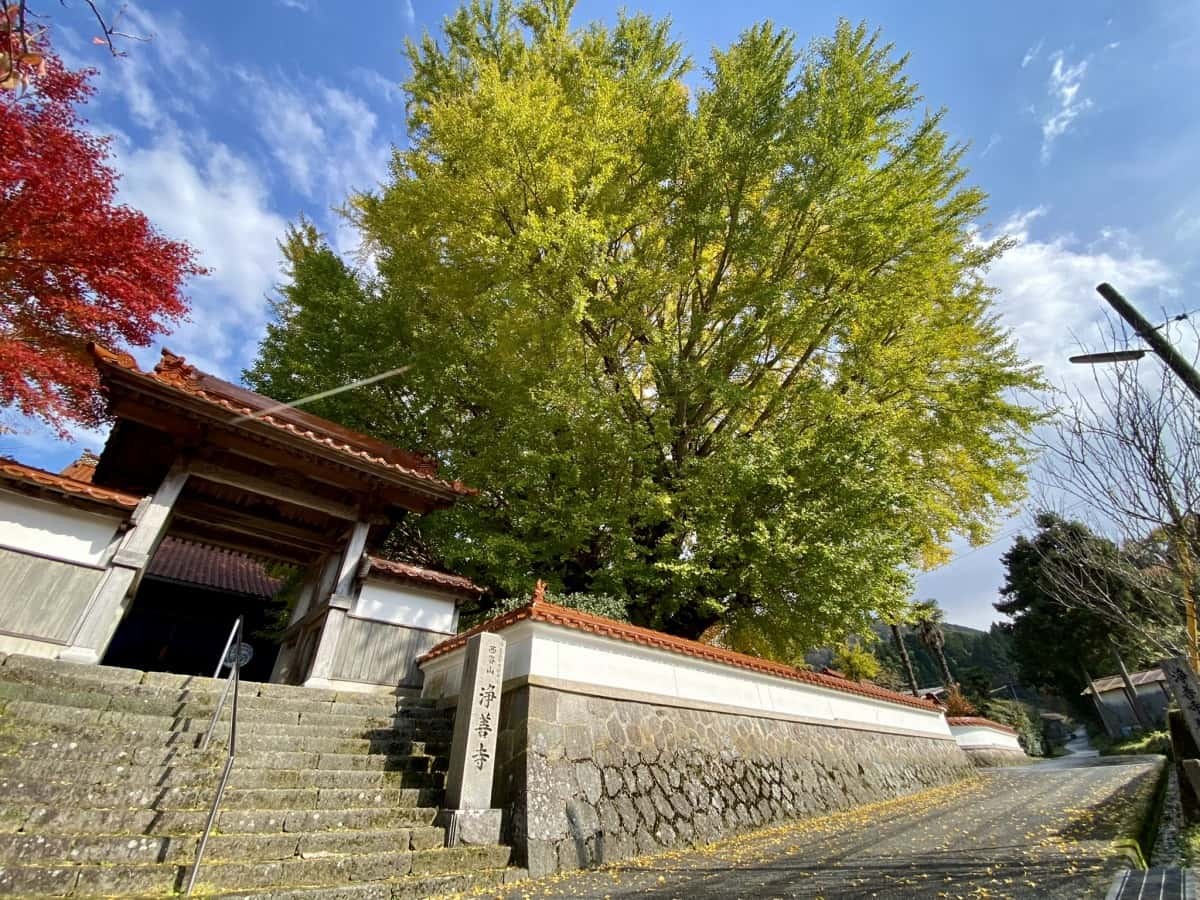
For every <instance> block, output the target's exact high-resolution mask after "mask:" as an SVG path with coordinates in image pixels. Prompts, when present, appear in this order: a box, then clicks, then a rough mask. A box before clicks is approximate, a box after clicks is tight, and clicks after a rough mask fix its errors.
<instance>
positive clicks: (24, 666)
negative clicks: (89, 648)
mask: <svg viewBox="0 0 1200 900" xmlns="http://www.w3.org/2000/svg"><path fill="white" fill-rule="evenodd" d="M0 681H26V682H32V683H34V684H41V685H44V686H53V687H59V688H64V689H66V690H68V691H69V690H71V689H72V686H77V687H79V688H81V689H84V690H86V689H89V688H92V689H99V690H103V692H105V693H107V694H114V693H120V692H122V691H128V690H134V689H144V690H147V691H161V692H164V693H165V694H169V693H171V692H179V691H193V692H197V693H200V692H204V693H214V694H215V693H219V692H220V691H221V690H223V689H224V687H225V681H226V679H225V678H219V679H214V678H205V677H202V676H199V675H176V674H173V673H170V672H143V671H141V670H140V669H122V668H118V667H115V666H91V665H81V664H78V663H69V662H63V661H62V660H48V659H41V658H38V657H32V656H21V655H16V654H14V655H11V656H7V657H5V658H3V659H0ZM241 695H242V696H258V697H265V698H272V699H276V700H283V701H286V700H295V701H299V702H301V703H311V702H322V701H325V702H330V703H337V702H342V703H349V704H354V705H365V706H384V707H387V706H389V705H392V704H395V703H397V702H398V701H405V702H414V701H415V702H416V703H418V704H424V705H429V704H430V701H428V700H422V699H421V698H420V696H419V695H420V691H417V690H413V689H405V688H398V689H397V690H396V691H395V692H393V693H386V694H385V693H374V692H367V691H346V690H327V689H323V688H306V687H301V686H299V685H290V684H267V683H264V682H255V681H243V682H242V684H241Z"/></svg>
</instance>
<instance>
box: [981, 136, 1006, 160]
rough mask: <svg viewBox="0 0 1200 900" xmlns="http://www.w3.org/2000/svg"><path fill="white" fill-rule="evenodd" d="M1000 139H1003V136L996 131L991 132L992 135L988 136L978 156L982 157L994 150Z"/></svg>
mask: <svg viewBox="0 0 1200 900" xmlns="http://www.w3.org/2000/svg"><path fill="white" fill-rule="evenodd" d="M1001 140H1003V138H1002V137H1001V136H1000V135H999V134H998V133H997V132H992V136H991V137H990V138H988V142H987V144H986V145H985V146H984V148H983V149H982V150H981V151H980V152H979V158H980V159H983V158H984V157H985V156H987V155H988V154H989V153H991V152H992V151H993V150H995V149H996V147H997V145H999V143H1000V141H1001Z"/></svg>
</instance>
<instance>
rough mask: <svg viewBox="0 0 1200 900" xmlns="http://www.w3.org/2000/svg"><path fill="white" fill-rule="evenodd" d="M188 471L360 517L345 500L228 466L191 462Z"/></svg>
mask: <svg viewBox="0 0 1200 900" xmlns="http://www.w3.org/2000/svg"><path fill="white" fill-rule="evenodd" d="M189 471H190V472H191V474H192V475H194V476H195V477H196V478H202V479H204V480H205V481H213V482H216V483H217V484H225V485H229V486H230V487H235V488H240V489H241V490H244V491H249V492H250V493H252V494H262V495H263V496H264V497H274V498H275V499H276V500H282V501H284V502H285V503H292V504H295V505H296V506H301V507H304V508H305V509H316V510H320V511H321V512H323V513H326V514H328V515H331V516H334V517H335V518H338V519H348V520H350V521H353V522H356V521H358V518H359V513H358V510H357V509H356V508H355V507H353V506H350V505H349V504H347V503H338V502H337V501H335V500H327V499H326V498H324V497H318V496H316V495H314V494H310V493H309V492H308V491H302V490H298V489H295V488H290V487H285V486H284V485H281V484H275V483H274V482H272V481H270V480H269V479H266V478H258V477H256V476H254V475H244V474H242V473H241V472H232V471H230V470H229V469H226V468H223V467H221V466H216V465H213V464H212V463H205V462H197V463H193V464H192V466H191V468H190V470H189Z"/></svg>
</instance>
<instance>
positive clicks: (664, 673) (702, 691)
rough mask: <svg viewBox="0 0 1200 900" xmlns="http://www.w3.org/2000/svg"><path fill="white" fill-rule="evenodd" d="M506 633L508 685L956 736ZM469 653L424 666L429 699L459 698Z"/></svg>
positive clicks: (912, 713)
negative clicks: (540, 681)
mask: <svg viewBox="0 0 1200 900" xmlns="http://www.w3.org/2000/svg"><path fill="white" fill-rule="evenodd" d="M501 634H502V635H503V637H504V638H505V640H506V641H507V649H506V657H505V664H504V678H505V680H509V679H512V678H520V677H522V676H534V677H540V678H545V679H554V680H558V681H568V682H574V683H576V684H578V685H581V686H586V687H590V688H592V689H593V690H595V691H596V692H597V693H599V694H603V693H604V692H605V691H606V690H608V691H614V690H615V691H622V692H636V693H639V694H644V695H650V698H651V699H653V697H661V698H662V700H663V701H664V702H665V703H668V704H669V705H686V704H688V703H701V704H705V705H714V704H715V705H720V706H727V707H732V708H734V709H735V710H745V712H746V713H747V714H748V715H754V714H762V713H767V714H771V715H776V716H787V717H798V718H804V719H810V720H814V721H818V722H825V723H828V724H830V725H835V726H837V725H840V726H846V727H853V726H868V727H871V728H873V729H876V730H897V731H910V732H917V733H921V734H929V735H931V736H937V737H941V738H949V737H950V736H951V735H950V729H949V727H948V726H947V724H946V719H945V717H944V716H943V715H942V713H941V712H940V711H935V710H922V709H917V708H915V707H911V706H907V705H905V704H900V703H890V702H887V701H884V700H875V699H873V698H869V697H862V696H858V695H855V694H850V693H843V692H842V691H837V690H833V689H827V688H822V687H819V686H817V685H812V684H806V683H803V682H797V681H792V680H791V679H787V678H782V677H779V676H774V675H765V674H761V673H758V672H752V671H750V670H748V669H742V668H740V667H737V666H729V665H724V664H721V663H714V662H708V661H706V660H701V659H696V658H695V657H690V656H685V655H682V654H679V653H672V652H670V651H668V650H659V649H656V648H653V647H644V646H642V645H640V644H633V643H630V642H627V641H621V640H617V639H613V638H606V637H601V636H599V635H593V634H586V633H583V632H579V631H575V630H574V629H570V628H564V627H561V626H557V625H549V624H547V623H544V622H530V621H528V620H526V621H523V622H518V623H517V624H515V625H513V626H511V627H509V628H506V629H504V631H502V632H501ZM463 654H464V650H463V649H461V648H460V649H458V650H455V651H454V652H453V653H448V654H446V655H445V656H441V657H438V658H437V659H434V660H431V661H430V662H429V663H427V664H426V665H423V666H422V667H421V668H422V670H423V671H424V673H425V685H426V693H427V695H430V696H439V697H448V696H453V695H455V694H457V693H458V683H459V680H460V678H461V670H462V658H463Z"/></svg>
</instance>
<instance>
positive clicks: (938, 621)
mask: <svg viewBox="0 0 1200 900" xmlns="http://www.w3.org/2000/svg"><path fill="white" fill-rule="evenodd" d="M912 618H913V621H914V622H915V623H916V625H917V638H918V639H919V640H920V641H921V643H922V644H924V645H925V649H926V650H928V651H929V652H930V653H931V654H932V655H933V657H934V658H935V659H936V660H937V661H938V665H939V666H941V669H942V679H943V680H944V682H945V684H946V689H947V690H949V689H950V688H952V687H953V686H954V685H955V681H954V676H953V675H951V674H950V666H949V665H948V664H947V663H946V653H945V649H944V648H945V646H946V635H945V633H944V632H943V631H942V622H943V621H945V618H946V614H945V612H943V611H942V608H941V607H940V606H938V605H937V601H936V600H923V601H921V602H920V603H918V604H917V605H916V606H914V607H913V611H912Z"/></svg>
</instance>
